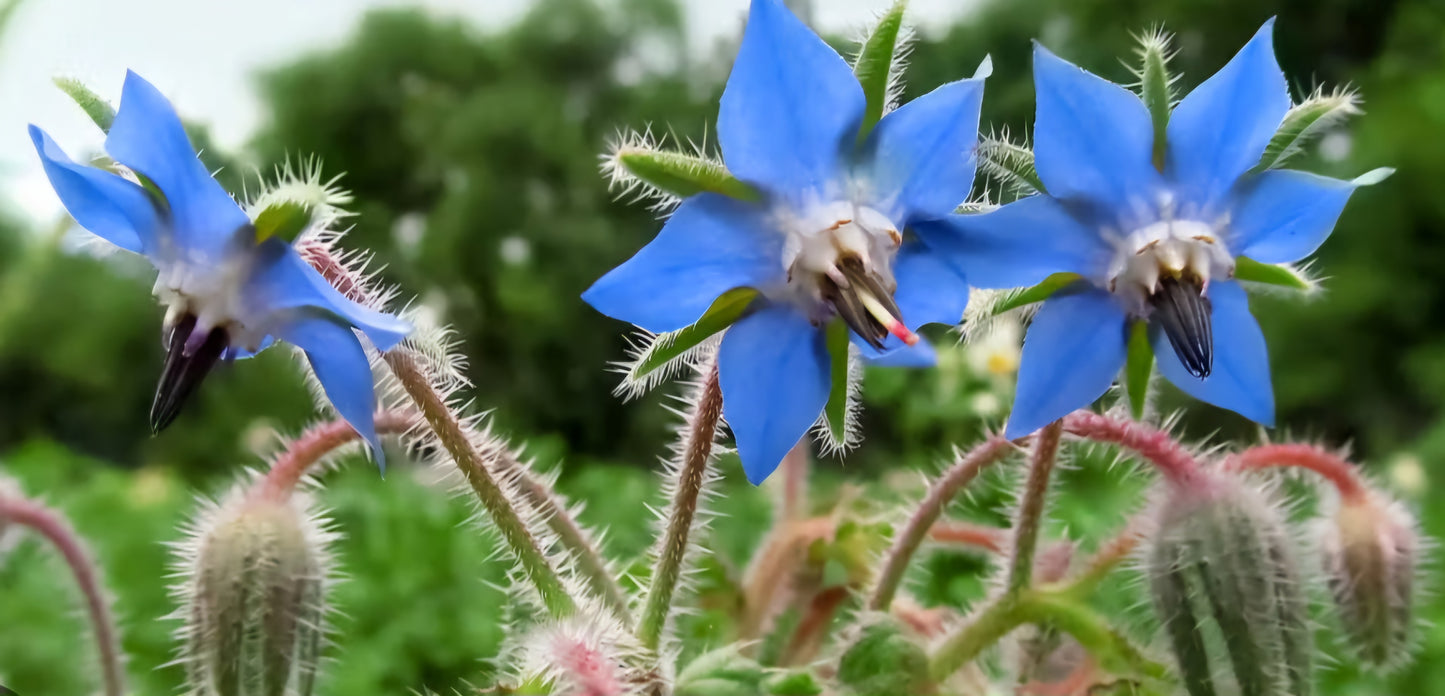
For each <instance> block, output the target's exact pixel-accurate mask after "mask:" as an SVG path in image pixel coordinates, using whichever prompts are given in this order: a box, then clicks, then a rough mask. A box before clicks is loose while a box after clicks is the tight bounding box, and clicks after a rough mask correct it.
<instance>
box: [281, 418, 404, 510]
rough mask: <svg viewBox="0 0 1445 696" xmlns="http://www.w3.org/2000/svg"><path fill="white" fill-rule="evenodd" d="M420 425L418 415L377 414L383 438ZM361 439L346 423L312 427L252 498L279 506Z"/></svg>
mask: <svg viewBox="0 0 1445 696" xmlns="http://www.w3.org/2000/svg"><path fill="white" fill-rule="evenodd" d="M417 422H418V420H417V415H416V414H415V413H413V412H410V411H382V412H378V413H377V414H376V432H377V433H380V434H382V435H388V434H392V433H402V432H406V431H407V430H409V429H411V427H412V426H414V425H416V424H417ZM360 437H361V436H360V435H359V434H358V433H357V432H356V429H355V428H353V427H351V424H350V423H347V422H346V421H344V420H335V421H331V422H330V423H322V424H321V425H317V426H315V427H312V428H311V429H309V430H307V431H306V432H304V433H302V434H301V436H300V437H298V438H296V439H295V440H292V441H291V444H290V446H288V447H287V448H286V451H285V452H282V453H281V456H279V457H277V458H276V460H275V461H273V462H272V463H271V469H270V470H269V471H267V472H266V476H265V477H263V478H262V479H261V480H260V481H257V482H256V486H255V488H253V489H252V494H253V495H256V496H258V497H262V498H266V499H269V500H275V501H278V502H279V501H284V500H286V499H287V498H289V497H291V493H292V492H293V491H295V490H296V485H297V484H299V483H300V482H301V479H302V478H304V477H305V476H306V472H307V471H309V470H310V469H311V467H312V466H313V465H315V464H316V463H317V462H319V461H321V459H322V458H323V457H325V456H326V455H328V454H330V453H331V452H332V451H334V450H335V449H336V448H338V447H341V446H342V445H345V444H348V443H350V442H352V441H353V440H356V439H358V438H360Z"/></svg>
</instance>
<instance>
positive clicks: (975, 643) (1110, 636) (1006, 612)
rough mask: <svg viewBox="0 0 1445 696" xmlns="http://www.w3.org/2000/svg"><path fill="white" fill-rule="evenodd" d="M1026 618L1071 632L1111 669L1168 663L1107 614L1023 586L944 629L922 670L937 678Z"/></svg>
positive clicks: (1157, 675) (1146, 669)
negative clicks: (1112, 622) (1146, 649)
mask: <svg viewBox="0 0 1445 696" xmlns="http://www.w3.org/2000/svg"><path fill="white" fill-rule="evenodd" d="M1028 623H1047V624H1050V625H1052V626H1056V627H1058V628H1059V629H1060V630H1062V631H1064V632H1065V633H1068V634H1069V635H1070V636H1073V638H1074V639H1075V640H1077V641H1078V642H1079V644H1080V645H1082V646H1084V648H1085V649H1087V650H1088V651H1089V652H1090V654H1092V655H1093V656H1094V657H1095V659H1097V660H1098V661H1099V664H1100V665H1101V666H1103V667H1104V668H1105V669H1106V670H1108V671H1110V672H1113V673H1115V674H1138V675H1139V676H1142V677H1146V678H1148V679H1151V680H1158V681H1164V680H1167V679H1169V668H1168V667H1166V666H1164V665H1162V664H1160V663H1158V662H1155V661H1153V660H1150V659H1149V658H1148V657H1146V656H1145V655H1144V654H1143V652H1142V651H1140V650H1139V649H1138V648H1137V647H1136V646H1134V645H1133V644H1132V643H1130V642H1129V640H1128V639H1127V638H1126V637H1124V636H1123V635H1121V634H1120V633H1119V632H1118V631H1116V630H1114V629H1113V628H1111V627H1110V626H1109V623H1108V620H1107V619H1106V618H1105V617H1104V616H1101V615H1099V614H1098V613H1096V612H1095V611H1093V610H1092V609H1090V608H1089V607H1087V606H1085V605H1084V604H1081V603H1079V602H1078V601H1076V600H1074V599H1073V598H1071V597H1069V596H1067V595H1064V594H1061V593H1058V592H1051V591H1045V590H1036V589H1026V590H1024V591H1021V592H1018V593H1008V594H1004V595H1002V596H1000V597H999V598H998V599H996V600H995V601H994V602H993V603H991V604H990V605H988V606H987V607H985V608H984V609H983V611H981V612H979V613H978V614H976V615H975V616H974V618H973V620H972V621H970V622H969V623H967V624H966V625H964V626H963V628H962V629H960V630H959V631H957V632H955V633H953V634H951V635H949V636H948V637H947V638H945V639H944V640H943V642H942V643H940V644H939V645H938V647H937V648H935V649H934V651H933V653H932V654H931V655H930V656H929V663H928V671H929V675H930V676H931V678H932V679H933V680H934V681H935V682H942V681H943V680H945V679H947V678H948V677H949V676H951V675H952V674H953V673H954V672H957V671H958V670H959V669H960V668H962V667H963V666H964V665H966V664H968V663H969V662H970V661H972V660H973V659H974V658H976V657H978V656H979V655H980V654H981V653H982V652H983V651H984V650H986V649H988V648H989V646H992V645H994V644H996V643H998V641H1000V640H1002V639H1003V637H1004V636H1006V635H1008V634H1009V633H1010V632H1011V631H1013V630H1014V629H1016V628H1018V627H1019V626H1022V625H1024V624H1028Z"/></svg>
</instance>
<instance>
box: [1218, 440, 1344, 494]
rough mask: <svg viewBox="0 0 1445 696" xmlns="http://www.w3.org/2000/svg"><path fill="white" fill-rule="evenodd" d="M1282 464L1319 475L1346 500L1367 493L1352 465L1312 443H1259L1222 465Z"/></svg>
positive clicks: (1237, 468)
mask: <svg viewBox="0 0 1445 696" xmlns="http://www.w3.org/2000/svg"><path fill="white" fill-rule="evenodd" d="M1281 466H1292V467H1298V468H1301V469H1305V470H1308V471H1313V472H1314V473H1316V474H1319V475H1320V476H1321V477H1323V478H1324V479H1325V480H1326V481H1329V482H1330V484H1331V485H1333V486H1334V487H1335V489H1336V490H1338V491H1339V492H1340V497H1341V498H1343V499H1344V500H1345V501H1346V502H1361V501H1363V500H1364V499H1365V498H1366V496H1368V495H1369V489H1368V487H1367V486H1366V485H1365V482H1364V481H1363V480H1361V478H1360V472H1359V469H1358V468H1356V467H1355V465H1354V464H1351V463H1350V462H1348V461H1345V460H1344V459H1343V458H1341V457H1340V456H1339V455H1338V454H1335V453H1334V452H1330V451H1328V450H1326V449H1324V448H1322V447H1316V446H1315V445H1306V444H1283V445H1260V446H1258V447H1251V448H1249V449H1247V450H1245V451H1243V452H1240V453H1239V454H1236V455H1234V456H1232V457H1230V458H1228V459H1226V460H1225V467H1226V468H1229V469H1233V470H1235V471H1256V470H1259V469H1268V468H1271V467H1281Z"/></svg>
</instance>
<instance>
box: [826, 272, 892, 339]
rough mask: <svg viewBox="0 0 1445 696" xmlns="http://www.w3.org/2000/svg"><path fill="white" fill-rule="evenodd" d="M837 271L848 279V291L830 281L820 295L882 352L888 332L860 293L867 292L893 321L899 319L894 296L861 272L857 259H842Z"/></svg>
mask: <svg viewBox="0 0 1445 696" xmlns="http://www.w3.org/2000/svg"><path fill="white" fill-rule="evenodd" d="M838 270H840V271H842V272H843V276H844V277H846V278H847V279H848V284H849V287H848V288H847V289H843V288H840V287H838V286H837V285H835V284H833V282H832V281H825V282H824V283H823V295H824V297H825V298H826V299H827V300H828V301H829V302H831V303H833V309H834V310H835V311H837V312H838V316H839V317H841V318H842V319H843V322H844V323H846V324H847V325H848V328H850V329H853V331H854V333H857V334H858V336H860V337H861V338H862V339H863V340H865V341H867V342H868V345H871V346H873V347H874V348H877V349H878V350H883V341H884V340H885V339H887V338H888V329H887V327H885V326H883V324H881V323H879V321H878V320H877V319H876V318H874V316H873V315H872V314H871V313H869V311H868V308H867V307H864V306H863V300H862V299H861V298H860V297H859V293H860V292H866V293H868V294H869V295H871V296H873V298H875V299H877V300H878V301H879V302H880V303H882V304H883V308H884V309H886V310H888V313H889V314H891V315H893V317H894V318H898V317H901V316H902V312H901V311H900V310H899V309H898V305H897V304H895V303H894V302H893V293H891V292H888V291H887V290H884V289H883V286H882V285H881V284H880V283H879V282H878V279H877V278H876V277H874V276H873V275H872V274H871V273H869V272H868V271H866V270H864V268H863V262H862V261H860V260H858V259H856V258H845V259H843V260H842V261H841V262H840V263H839V264H838Z"/></svg>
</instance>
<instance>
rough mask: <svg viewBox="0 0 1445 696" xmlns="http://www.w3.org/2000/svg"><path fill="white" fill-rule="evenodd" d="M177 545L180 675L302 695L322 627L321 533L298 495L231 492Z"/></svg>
mask: <svg viewBox="0 0 1445 696" xmlns="http://www.w3.org/2000/svg"><path fill="white" fill-rule="evenodd" d="M194 529H195V531H194V538H193V539H192V540H191V543H190V544H189V545H188V548H184V549H183V553H184V554H185V557H184V558H183V565H182V573H183V575H184V578H185V579H184V585H183V587H182V597H183V600H184V606H183V608H182V610H183V612H184V614H183V616H184V618H185V621H186V624H185V626H184V628H183V629H182V634H183V638H184V646H183V650H184V657H185V661H186V663H187V667H188V672H187V679H188V681H189V687H190V689H191V692H192V693H195V694H202V695H204V696H309V695H310V694H311V693H312V689H313V686H314V684H315V680H316V669H317V663H318V658H319V654H320V651H321V645H322V642H323V636H324V625H325V615H326V593H327V585H328V567H329V560H330V559H329V553H328V551H327V545H328V543H329V542H330V541H331V535H330V534H328V533H327V532H326V531H325V530H324V529H323V527H322V525H321V524H319V523H318V522H317V520H316V518H315V517H314V516H313V515H311V514H310V513H308V512H307V509H306V503H305V501H304V500H302V499H301V498H300V497H299V496H292V497H289V498H287V499H284V500H277V499H273V498H270V497H264V496H257V495H247V494H246V493H244V492H242V491H237V492H236V493H234V494H232V495H231V496H230V497H229V498H228V499H227V500H226V501H225V502H223V503H222V504H221V505H219V506H217V507H215V508H213V509H211V510H209V511H207V512H206V513H205V514H204V515H203V518H202V519H201V520H200V521H199V522H198V523H197V524H196V525H195V528H194Z"/></svg>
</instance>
